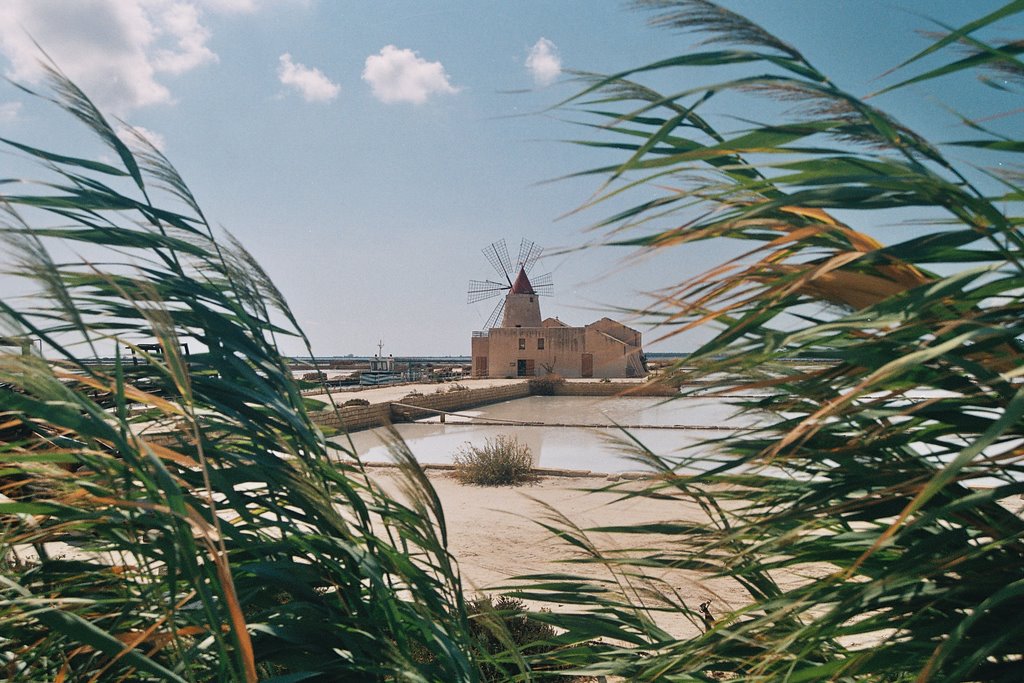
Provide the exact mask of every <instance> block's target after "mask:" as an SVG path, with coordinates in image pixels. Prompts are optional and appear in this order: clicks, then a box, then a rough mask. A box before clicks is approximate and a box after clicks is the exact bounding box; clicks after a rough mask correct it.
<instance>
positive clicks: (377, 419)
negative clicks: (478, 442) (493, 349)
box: [312, 382, 530, 432]
mask: <svg viewBox="0 0 1024 683" xmlns="http://www.w3.org/2000/svg"><path fill="white" fill-rule="evenodd" d="M420 386H422V385H420ZM441 386H444V385H441ZM445 389H447V387H445ZM529 395H530V388H529V386H527V384H526V382H522V383H519V384H507V385H505V386H500V387H486V388H484V389H466V390H464V391H444V392H443V393H434V394H423V395H421V396H410V397H409V398H404V399H402V400H400V401H397V403H402V404H404V405H401V406H400V405H395V403H374V404H371V405H368V406H345V407H340V408H338V410H337V412H335V411H333V410H325V411H322V412H319V413H314V414H313V415H312V417H313V421H314V422H316V423H317V424H319V425H323V426H325V427H333V428H335V429H343V430H345V431H349V432H357V431H359V430H361V429H371V428H373V427H380V426H382V425H386V424H390V423H391V422H407V421H410V420H418V419H420V418H424V417H430V416H431V415H435V414H436V413H433V412H430V411H429V410H416V409H415V408H408V407H405V406H419V407H421V408H432V409H434V410H444V411H447V412H458V411H460V410H465V409H466V408H473V407H475V406H482V405H487V404H489V403H497V402H499V401H508V400H511V399H514V398H525V397H526V396H529Z"/></svg>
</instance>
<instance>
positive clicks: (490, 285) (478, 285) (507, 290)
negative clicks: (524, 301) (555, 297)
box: [467, 238, 555, 330]
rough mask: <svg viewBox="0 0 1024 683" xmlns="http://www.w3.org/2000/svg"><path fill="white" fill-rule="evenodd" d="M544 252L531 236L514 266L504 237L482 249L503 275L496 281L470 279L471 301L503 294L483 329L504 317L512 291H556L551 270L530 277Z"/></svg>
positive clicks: (533, 292) (541, 292)
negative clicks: (532, 240) (503, 313)
mask: <svg viewBox="0 0 1024 683" xmlns="http://www.w3.org/2000/svg"><path fill="white" fill-rule="evenodd" d="M543 252H544V247H540V246H538V245H537V244H535V243H534V242H531V241H530V240H528V239H525V238H524V239H523V240H522V241H521V242H520V243H519V257H518V258H517V259H516V262H515V265H514V266H513V263H512V261H511V260H510V259H509V255H508V247H507V246H506V244H505V240H504V239H501V240H498V241H497V242H492V243H491V244H489V245H487V246H486V247H484V248H483V254H484V256H485V257H487V260H488V261H489V262H490V264H491V266H493V267H494V270H495V271H497V273H498V275H499V276H500V277H499V278H498V279H497V281H495V280H470V281H469V291H468V296H467V300H468V302H469V303H471V304H475V303H477V302H479V301H486V300H487V299H493V298H494V297H501V298H500V299H499V300H498V303H497V305H495V307H494V310H493V311H491V315H490V316H488V318H487V322H486V323H485V324H484V329H485V330H489V329H491V328H492V327H494V326H495V325H496V324H497V323H498V321H499V320H500V319H501V314H502V312H503V311H504V310H505V301H506V299H507V297H508V295H509V294H536V295H537V296H551V295H552V294H554V293H555V285H554V283H553V281H552V278H551V273H544V274H543V275H538V276H537V277H533V278H531V277H529V273H530V271H531V270H533V266H534V265H536V263H537V259H538V258H540V255H541V254H542V253H543Z"/></svg>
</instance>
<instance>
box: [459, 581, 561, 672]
mask: <svg viewBox="0 0 1024 683" xmlns="http://www.w3.org/2000/svg"><path fill="white" fill-rule="evenodd" d="M466 611H467V613H468V616H469V632H470V635H471V636H472V638H473V642H474V644H475V645H476V646H477V647H479V648H480V649H481V650H482V651H483V652H484V653H486V655H498V656H499V657H498V658H494V659H490V660H489V661H488V657H486V656H484V657H481V659H482V660H484V661H481V666H480V673H482V674H483V680H485V681H508V680H512V679H513V678H514V677H515V676H516V674H519V673H520V671H519V667H518V666H517V665H516V664H515V662H512V661H508V662H506V661H502V658H501V657H500V656H501V655H502V654H503V653H505V652H506V651H507V649H508V648H507V645H506V642H507V640H511V641H512V643H514V644H515V646H516V648H517V649H518V650H519V651H520V652H521V653H522V654H523V655H537V654H542V653H545V652H549V651H551V650H553V649H555V646H554V645H552V644H551V641H552V639H553V638H554V637H555V629H554V628H552V627H551V626H549V625H548V624H545V623H543V622H540V621H537V620H536V619H531V618H530V615H529V614H528V613H527V611H526V605H525V604H524V603H523V601H522V600H517V599H515V598H511V597H508V596H507V595H501V596H499V597H498V598H497V599H496V600H495V599H494V598H491V597H487V596H484V597H479V598H476V599H475V600H472V601H469V602H468V603H467V605H466ZM499 634H501V635H499ZM506 639H507V640H506ZM538 674H539V672H533V675H532V676H531V678H530V679H529V680H531V681H538V682H539V681H564V680H566V679H565V678H564V677H558V676H557V675H547V676H545V675H543V674H539V675H538ZM571 680H575V679H571Z"/></svg>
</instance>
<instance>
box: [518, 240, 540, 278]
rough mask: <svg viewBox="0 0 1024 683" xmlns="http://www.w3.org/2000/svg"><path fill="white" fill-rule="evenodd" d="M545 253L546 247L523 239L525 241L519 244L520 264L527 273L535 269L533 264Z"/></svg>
mask: <svg viewBox="0 0 1024 683" xmlns="http://www.w3.org/2000/svg"><path fill="white" fill-rule="evenodd" d="M543 253H544V247H542V246H539V245H538V244H537V243H536V242H531V241H530V240H528V239H526V238H525V237H524V238H523V241H522V242H520V243H519V260H518V263H519V265H520V266H522V268H523V270H525V271H526V272H527V273H529V272H530V270H532V269H533V264H535V263H536V262H537V259H539V258H540V255H541V254H543Z"/></svg>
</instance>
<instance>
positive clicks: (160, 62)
mask: <svg viewBox="0 0 1024 683" xmlns="http://www.w3.org/2000/svg"><path fill="white" fill-rule="evenodd" d="M149 3H151V4H152V12H153V15H154V18H155V23H156V24H157V26H159V27H160V30H161V31H162V32H164V33H165V34H166V35H167V36H168V37H170V38H171V39H172V40H173V42H174V43H175V46H174V48H171V49H168V48H158V49H157V50H155V51H154V53H153V68H155V69H156V70H157V71H164V72H167V73H169V74H173V75H178V74H182V73H185V72H186V71H191V70H192V69H195V68H196V67H198V66H202V65H203V64H206V63H207V62H216V61H217V55H216V54H214V52H213V50H211V49H210V48H208V47H206V41H208V40H209V39H210V31H209V29H207V28H206V27H205V26H203V25H202V24H201V23H199V10H198V9H197V8H196V6H195V5H189V4H187V3H184V2H167V1H166V0H165V1H157V2H153V0H148V3H147V4H149Z"/></svg>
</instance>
